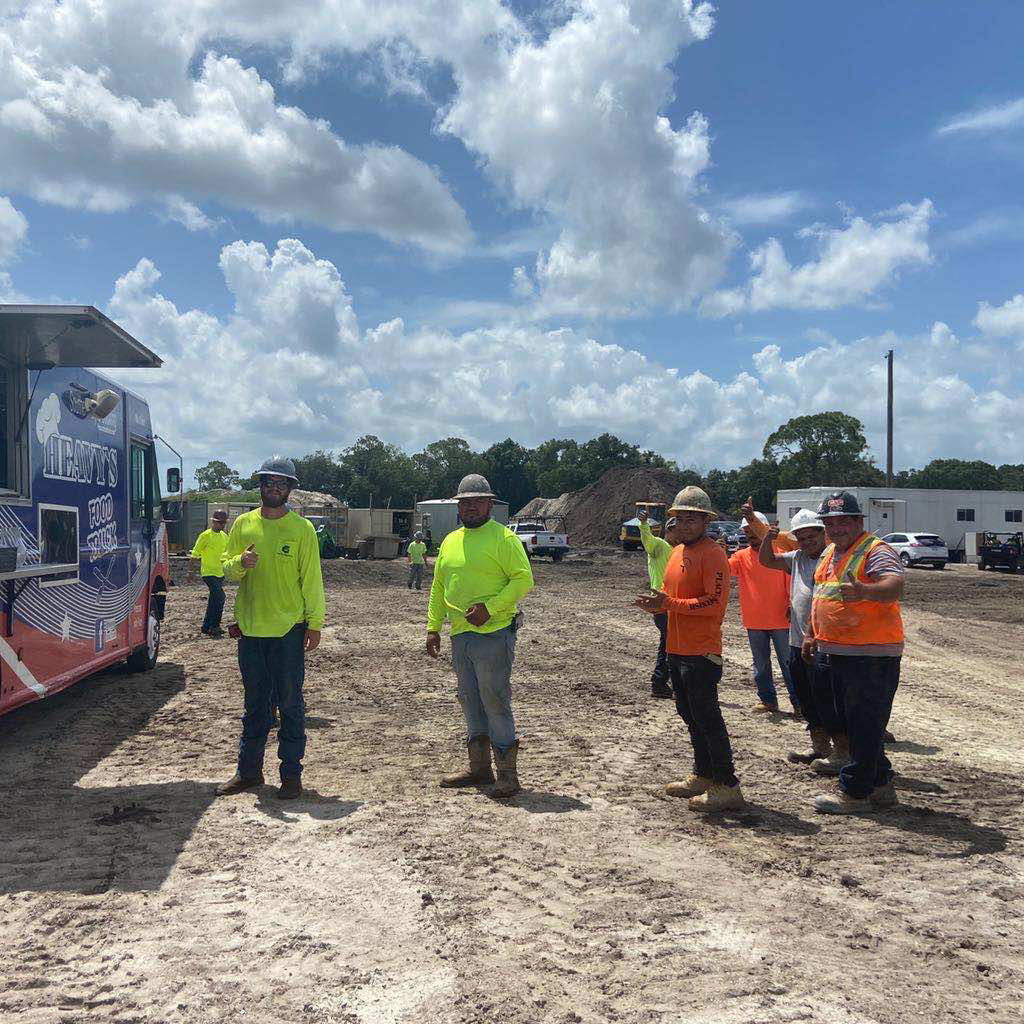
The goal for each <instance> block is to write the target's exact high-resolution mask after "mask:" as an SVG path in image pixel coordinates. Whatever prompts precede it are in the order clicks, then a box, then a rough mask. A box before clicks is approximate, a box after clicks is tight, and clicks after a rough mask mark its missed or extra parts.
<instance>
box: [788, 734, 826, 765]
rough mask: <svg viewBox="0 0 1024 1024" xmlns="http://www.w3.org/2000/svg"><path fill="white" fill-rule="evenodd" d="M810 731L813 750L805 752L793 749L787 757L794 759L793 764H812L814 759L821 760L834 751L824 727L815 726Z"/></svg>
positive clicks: (790, 759)
mask: <svg viewBox="0 0 1024 1024" xmlns="http://www.w3.org/2000/svg"><path fill="white" fill-rule="evenodd" d="M809 731H810V736H811V752H810V753H809V754H805V753H804V752H803V751H800V750H791V751H790V752H789V753H788V754H787V755H786V759H787V760H789V761H792V762H793V764H810V763H811V762H812V761H821V760H824V759H825V758H827V757H828V755H829V754H830V753H832V743H831V741H830V740H829V737H828V733H827V732H825V730H824V729H820V728H814V729H811V730H809Z"/></svg>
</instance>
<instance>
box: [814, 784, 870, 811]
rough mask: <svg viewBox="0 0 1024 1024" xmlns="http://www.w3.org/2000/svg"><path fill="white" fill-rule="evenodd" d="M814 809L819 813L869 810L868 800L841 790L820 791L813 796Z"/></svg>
mask: <svg viewBox="0 0 1024 1024" xmlns="http://www.w3.org/2000/svg"><path fill="white" fill-rule="evenodd" d="M814 809H815V810H816V811H817V812H818V813H819V814H863V813H864V812H865V811H870V810H871V809H872V807H871V801H870V800H857V799H856V798H855V797H852V796H849V795H848V794H846V793H844V792H843V791H842V790H839V792H838V793H822V794H821V796H816V797H815V798H814Z"/></svg>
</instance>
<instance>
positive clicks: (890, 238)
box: [702, 199, 934, 316]
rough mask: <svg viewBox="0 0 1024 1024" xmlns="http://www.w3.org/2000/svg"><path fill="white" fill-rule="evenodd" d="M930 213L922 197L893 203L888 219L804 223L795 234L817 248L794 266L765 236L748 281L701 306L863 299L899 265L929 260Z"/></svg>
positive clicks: (798, 305) (820, 304)
mask: <svg viewBox="0 0 1024 1024" xmlns="http://www.w3.org/2000/svg"><path fill="white" fill-rule="evenodd" d="M933 215H934V208H933V206H932V204H931V202H930V201H929V200H927V199H925V200H922V202H920V203H918V204H917V205H916V206H913V205H910V204H905V205H903V206H900V207H898V208H897V209H896V210H894V211H892V214H891V216H889V217H888V219H880V218H876V219H875V221H873V222H872V221H868V220H866V219H865V218H863V217H851V218H850V219H849V220H848V222H847V223H846V225H845V226H844V227H842V228H829V227H825V226H823V225H815V226H813V227H810V228H805V229H804V230H803V231H801V232H800V234H801V236H803V237H807V238H812V239H814V240H815V242H816V248H817V253H816V256H815V258H813V259H811V260H808V261H807V262H806V263H803V264H800V265H799V266H795V267H794V266H792V265H791V264H790V262H789V260H788V259H787V257H786V253H785V251H784V249H783V248H782V243H781V242H779V240H778V239H776V238H770V239H769V240H768V241H767V242H765V244H764V245H762V246H760V247H759V248H757V249H755V250H754V252H753V253H752V254H751V257H750V262H751V266H752V269H753V274H752V276H751V278H750V281H749V282H748V283H747V284H746V285H744V286H742V287H740V288H732V289H727V290H723V291H720V292H717V293H715V294H713V295H711V296H709V297H708V298H707V299H706V300H705V301H704V303H703V304H702V310H703V311H704V312H706V313H708V314H710V315H718V316H723V315H728V314H736V313H741V312H746V311H750V312H759V311H761V310H766V309H836V308H838V307H840V306H849V305H854V304H861V303H864V302H866V301H868V300H869V299H871V297H872V296H873V295H874V294H875V293H876V292H877V291H878V290H879V289H881V288H883V287H885V286H887V285H889V284H892V282H893V281H894V279H895V277H896V275H897V273H898V272H899V271H900V270H901V269H903V268H905V267H913V266H922V265H924V264H927V263H930V262H931V258H932V256H931V250H930V248H929V245H928V229H929V225H930V222H931V219H932V216H933Z"/></svg>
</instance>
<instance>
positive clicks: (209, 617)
mask: <svg viewBox="0 0 1024 1024" xmlns="http://www.w3.org/2000/svg"><path fill="white" fill-rule="evenodd" d="M203 582H204V583H205V584H206V586H207V588H208V589H209V591H210V594H209V597H207V599H206V615H205V617H204V618H203V632H204V633H210V632H212V631H213V630H215V629H220V619H221V616H222V615H223V614H224V578H223V577H222V576H204V577H203Z"/></svg>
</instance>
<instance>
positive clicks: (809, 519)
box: [789, 508, 825, 530]
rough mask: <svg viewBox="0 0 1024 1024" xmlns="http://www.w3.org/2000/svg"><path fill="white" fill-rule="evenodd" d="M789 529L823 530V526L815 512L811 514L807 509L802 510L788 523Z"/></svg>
mask: <svg viewBox="0 0 1024 1024" xmlns="http://www.w3.org/2000/svg"><path fill="white" fill-rule="evenodd" d="M789 528H790V530H806V529H810V528H813V529H815V530H824V529H825V524H824V523H823V522H822V521H821V519H819V518H818V513H817V512H812V511H811V510H810V509H809V508H802V509H800V511H799V512H797V514H796V515H795V516H793V518H792V519H791V520H790V521H789Z"/></svg>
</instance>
